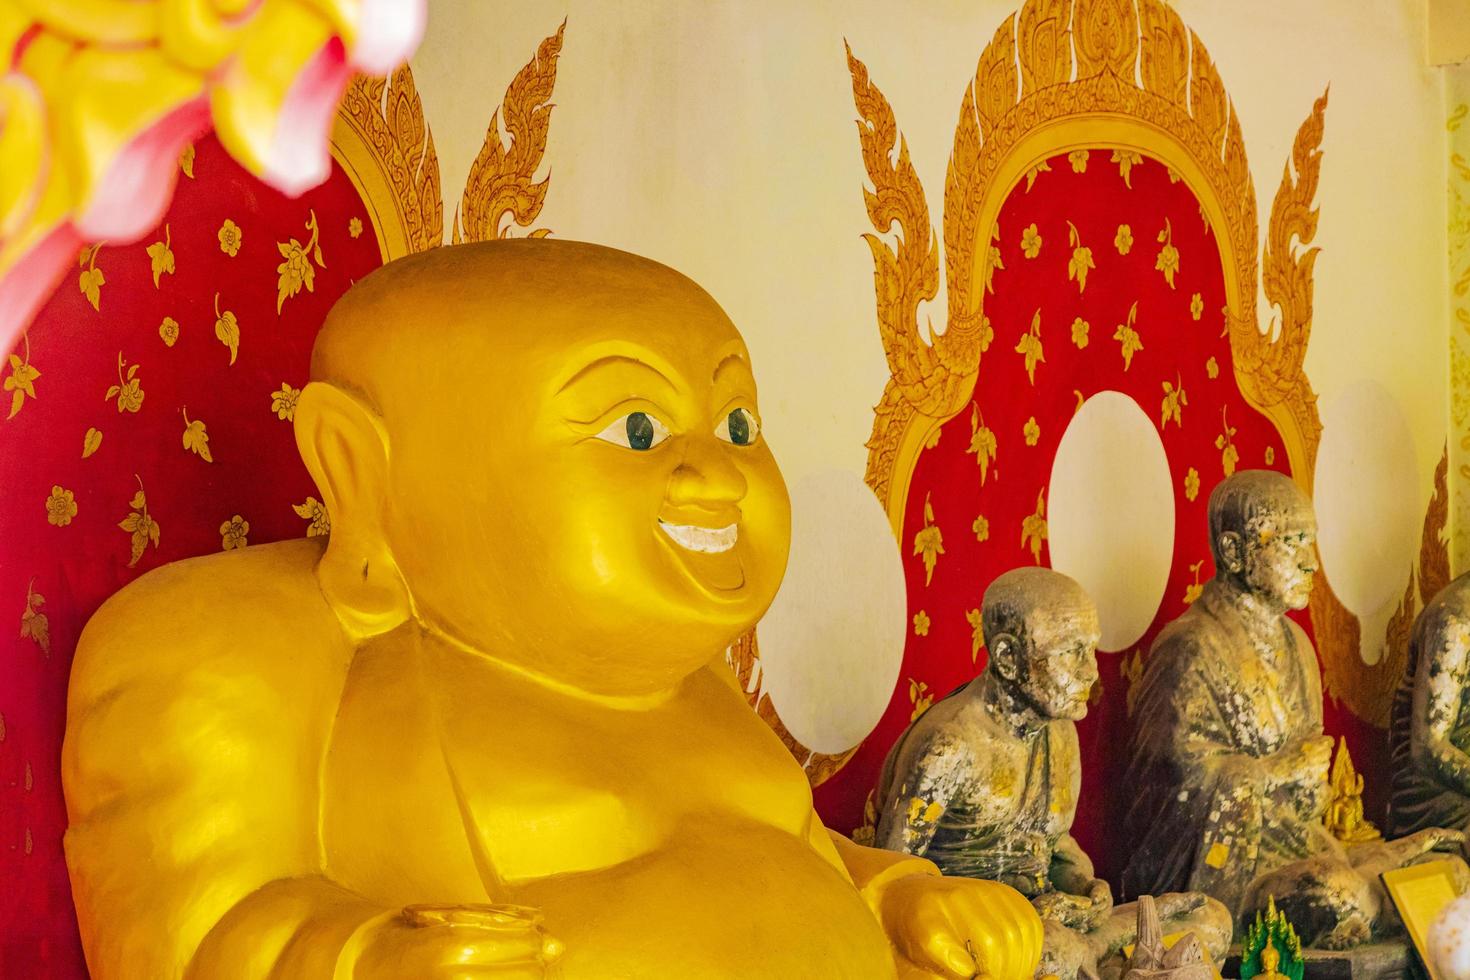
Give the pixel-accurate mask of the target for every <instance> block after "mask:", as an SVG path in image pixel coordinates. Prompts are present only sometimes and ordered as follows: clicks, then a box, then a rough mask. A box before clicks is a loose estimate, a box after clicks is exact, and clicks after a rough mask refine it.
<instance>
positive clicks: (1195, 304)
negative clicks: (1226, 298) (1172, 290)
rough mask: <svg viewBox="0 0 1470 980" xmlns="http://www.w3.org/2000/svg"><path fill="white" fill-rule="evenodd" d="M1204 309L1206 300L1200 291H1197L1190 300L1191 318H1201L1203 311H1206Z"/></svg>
mask: <svg viewBox="0 0 1470 980" xmlns="http://www.w3.org/2000/svg"><path fill="white" fill-rule="evenodd" d="M1204 311H1205V301H1204V298H1203V297H1201V296H1200V294H1199V293H1195V294H1194V296H1193V297H1191V298H1190V300H1189V316H1190V319H1192V320H1198V319H1199V318H1200V315H1201V314H1202V313H1204Z"/></svg>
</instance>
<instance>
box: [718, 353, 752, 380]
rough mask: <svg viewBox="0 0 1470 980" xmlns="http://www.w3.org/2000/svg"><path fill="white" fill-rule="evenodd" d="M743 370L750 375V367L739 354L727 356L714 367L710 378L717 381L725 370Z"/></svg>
mask: <svg viewBox="0 0 1470 980" xmlns="http://www.w3.org/2000/svg"><path fill="white" fill-rule="evenodd" d="M736 367H738V368H743V369H744V371H745V373H746V374H749V373H750V365H749V364H746V363H745V358H743V357H741V356H740V355H739V354H727V355H725V359H724V360H722V361H720V363H719V364H717V365H716V366H715V373H714V374H713V375H712V376H711V377H712V378H713V380H715V381H719V380H720V375H721V374H722V373H723V372H724V371H725V369H726V368H736Z"/></svg>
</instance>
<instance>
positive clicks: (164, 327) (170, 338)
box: [158, 316, 179, 347]
mask: <svg viewBox="0 0 1470 980" xmlns="http://www.w3.org/2000/svg"><path fill="white" fill-rule="evenodd" d="M158 336H159V337H161V338H162V339H163V344H164V346H165V347H172V346H173V345H174V344H175V343H176V342H177V341H178V339H179V321H177V320H175V319H174V318H173V317H171V316H166V317H164V318H163V322H162V323H160V324H159V325H158Z"/></svg>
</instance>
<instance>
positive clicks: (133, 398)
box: [102, 351, 143, 415]
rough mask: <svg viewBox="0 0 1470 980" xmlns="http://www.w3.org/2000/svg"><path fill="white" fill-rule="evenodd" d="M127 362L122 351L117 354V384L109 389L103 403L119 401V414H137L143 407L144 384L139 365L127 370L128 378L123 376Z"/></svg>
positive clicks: (103, 397)
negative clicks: (140, 376) (139, 375)
mask: <svg viewBox="0 0 1470 980" xmlns="http://www.w3.org/2000/svg"><path fill="white" fill-rule="evenodd" d="M127 363H128V362H127V361H125V360H123V356H122V351H118V352H117V384H115V385H113V386H112V387H110V388H108V389H107V394H105V395H103V396H102V400H103V401H105V402H106V401H112V399H114V398H116V399H117V413H118V414H119V415H121V414H122V413H123V412H136V411H138V409H140V408H142V407H143V382H142V379H140V378H139V377H138V376H137V375H138V365H136V364H134V365H133V366H132V367H129V368H127V376H126V377H124V376H123V368H125V367H127Z"/></svg>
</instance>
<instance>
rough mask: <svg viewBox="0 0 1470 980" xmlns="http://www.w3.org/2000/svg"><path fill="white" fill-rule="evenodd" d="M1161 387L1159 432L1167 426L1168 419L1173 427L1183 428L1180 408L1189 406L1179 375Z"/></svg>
mask: <svg viewBox="0 0 1470 980" xmlns="http://www.w3.org/2000/svg"><path fill="white" fill-rule="evenodd" d="M1163 387H1164V401H1163V404H1162V405H1161V406H1160V410H1159V411H1160V416H1159V431H1160V432H1162V431H1163V430H1164V427H1165V426H1167V425H1168V424H1169V420H1170V419H1173V420H1174V424H1175V425H1177V426H1179V427H1180V428H1183V427H1184V418H1183V415H1182V407H1183V406H1185V405H1188V404H1189V396H1188V395H1186V394H1185V393H1184V382H1183V381H1182V380H1181V378H1180V375H1179V374H1178V373H1175V375H1174V380H1173V381H1165V382H1164V383H1163Z"/></svg>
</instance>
